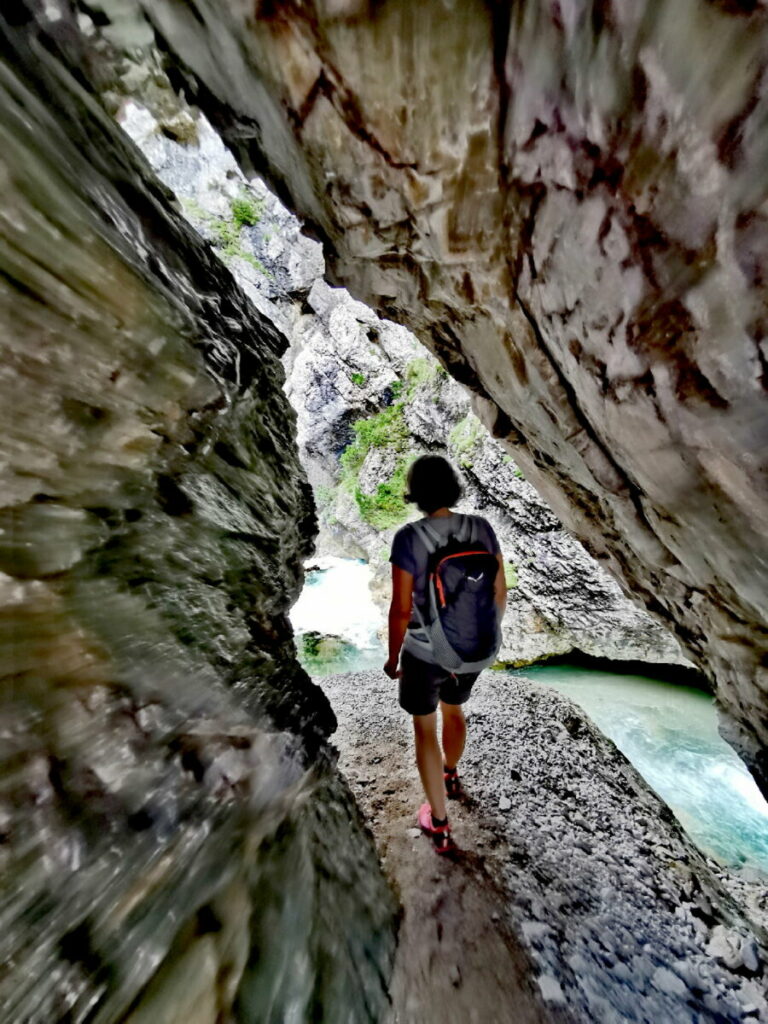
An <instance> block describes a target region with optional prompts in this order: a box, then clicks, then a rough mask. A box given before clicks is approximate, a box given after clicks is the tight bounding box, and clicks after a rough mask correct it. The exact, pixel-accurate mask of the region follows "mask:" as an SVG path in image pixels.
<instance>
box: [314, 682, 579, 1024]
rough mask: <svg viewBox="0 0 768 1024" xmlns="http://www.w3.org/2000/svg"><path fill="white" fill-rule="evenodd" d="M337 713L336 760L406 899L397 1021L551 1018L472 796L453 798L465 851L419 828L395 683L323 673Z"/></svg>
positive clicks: (520, 1022)
mask: <svg viewBox="0 0 768 1024" xmlns="http://www.w3.org/2000/svg"><path fill="white" fill-rule="evenodd" d="M321 682H322V685H323V688H324V689H325V691H326V693H327V694H328V696H329V698H330V700H331V703H332V704H333V707H334V710H335V711H336V714H337V716H338V719H339V728H338V732H337V733H336V735H335V736H334V742H335V743H336V745H337V746H338V748H339V751H340V759H339V767H340V769H341V771H342V772H343V774H344V775H345V776H346V777H347V779H348V780H349V782H350V785H351V786H352V789H353V790H354V792H355V794H356V796H357V798H358V800H359V802H360V805H361V807H362V809H363V812H364V814H365V816H366V818H367V820H368V823H369V825H370V827H371V830H372V831H373V834H374V837H375V839H376V844H377V846H378V849H379V853H380V856H381V859H382V862H383V864H384V868H385V871H386V873H387V875H388V877H389V878H390V881H391V882H392V884H393V886H394V887H395V889H396V891H397V893H398V895H399V898H400V901H401V903H402V905H403V910H404V913H403V919H402V924H401V928H400V937H399V945H398V953H397V959H396V964H395V972H394V977H393V981H392V1001H393V1014H392V1018H391V1024H432V1022H440V1024H497V1022H499V1024H502V1022H503V1024H544V1022H547V1024H550V1022H555V1021H557V1022H565V1021H567V1020H568V1019H569V1018H568V1017H567V1016H566V1015H564V1014H563V1013H562V1011H554V1010H552V1009H550V1008H548V1007H547V1006H545V1005H544V1002H543V1000H542V998H541V996H540V994H539V992H538V989H537V986H536V984H535V982H534V981H533V971H532V968H531V963H530V960H529V958H528V955H527V954H526V952H525V951H524V950H523V949H522V948H521V947H520V945H519V943H518V942H517V940H516V939H515V937H514V936H513V934H512V933H511V932H510V930H509V928H508V926H507V925H506V923H505V915H504V914H503V912H502V910H503V897H502V895H501V894H500V892H499V891H498V889H497V886H496V885H495V883H494V881H493V880H492V878H491V877H490V874H489V872H488V870H487V867H486V861H487V859H488V857H489V856H492V849H493V847H494V845H496V844H497V840H496V838H495V836H494V835H493V833H492V832H491V831H490V830H489V829H488V828H487V827H486V826H484V825H483V823H482V821H481V820H480V817H481V816H480V814H479V813H478V809H477V808H476V807H473V804H472V801H471V799H470V798H469V797H466V796H465V797H464V798H463V799H462V800H461V801H452V802H451V803H450V804H449V813H450V817H451V821H452V825H453V828H454V833H455V838H456V841H457V844H458V846H459V851H458V852H457V854H456V855H455V857H454V858H453V859H452V860H450V861H449V860H447V859H446V858H442V857H439V856H437V855H436V854H435V852H434V850H433V849H432V846H431V843H430V842H429V840H428V839H427V838H425V837H424V836H422V835H421V834H420V833H419V831H418V829H417V828H416V827H415V816H416V810H417V809H418V806H419V804H420V802H421V801H422V800H423V796H422V794H421V789H420V787H419V785H418V781H417V775H416V768H415V764H414V756H413V741H412V738H411V733H410V721H409V719H408V718H407V717H406V716H405V715H404V714H403V713H402V712H400V710H399V708H398V707H397V698H396V694H395V692H394V684H393V689H392V691H391V692H389V691H388V690H387V689H386V688H385V687H382V688H381V690H380V692H378V693H377V694H375V695H373V697H372V696H371V693H370V691H367V692H366V694H365V698H364V699H363V700H360V692H359V690H357V688H356V687H354V686H350V682H351V677H350V676H334V677H329V678H327V679H323V680H322V681H321Z"/></svg>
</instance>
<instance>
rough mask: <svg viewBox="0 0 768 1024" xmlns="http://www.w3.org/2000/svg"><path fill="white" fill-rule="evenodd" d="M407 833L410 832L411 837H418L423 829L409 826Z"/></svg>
mask: <svg viewBox="0 0 768 1024" xmlns="http://www.w3.org/2000/svg"><path fill="white" fill-rule="evenodd" d="M407 834H408V836H410V838H411V839H417V838H418V837H419V836H420V835H421V829H420V828H409V829H408V831H407Z"/></svg>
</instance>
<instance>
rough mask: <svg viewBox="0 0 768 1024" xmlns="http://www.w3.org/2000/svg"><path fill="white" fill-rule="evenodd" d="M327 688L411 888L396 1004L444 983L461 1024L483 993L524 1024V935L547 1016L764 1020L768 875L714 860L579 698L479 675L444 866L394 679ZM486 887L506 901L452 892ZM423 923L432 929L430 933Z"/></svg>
mask: <svg viewBox="0 0 768 1024" xmlns="http://www.w3.org/2000/svg"><path fill="white" fill-rule="evenodd" d="M323 686H324V688H325V691H326V693H327V694H328V697H329V699H330V701H331V704H332V706H333V708H334V711H335V713H336V715H337V717H338V720H339V729H338V732H337V734H336V737H335V741H336V743H337V744H338V746H339V750H340V766H341V768H342V770H343V772H344V773H345V774H346V776H347V778H348V779H349V782H350V784H351V786H352V789H353V791H354V792H355V793H356V795H357V797H358V799H359V800H360V802H361V805H362V807H363V809H364V811H365V814H366V817H367V819H368V821H369V822H370V824H371V827H372V829H373V831H374V834H375V836H376V838H377V843H378V845H379V850H380V852H381V854H382V857H383V860H384V864H385V868H386V870H387V872H388V873H389V875H390V876H391V877H392V878H393V880H394V881H395V882H396V883H397V884H399V885H401V886H404V887H406V895H407V897H408V898H407V901H406V917H405V921H404V924H403V926H402V931H401V953H400V956H401V957H403V956H405V957H407V958H408V964H407V966H406V965H405V964H404V963H403V962H402V960H401V962H400V963H399V964H398V965H397V967H396V970H395V977H394V984H395V994H396V999H401V1000H402V1002H403V1004H405V1005H408V1001H409V1000H411V1005H415V1006H419V1005H421V1004H420V1003H419V999H420V998H424V997H423V993H421V992H420V991H419V984H423V985H424V986H427V987H428V986H429V985H430V978H436V979H437V982H436V983H435V998H440V996H439V989H438V984H441V985H442V986H443V988H445V987H447V986H451V987H452V989H453V991H452V993H451V996H450V999H447V1000H445V1004H446V1005H445V1014H446V1019H447V1020H449V1021H451V1022H453V1021H456V1022H457V1024H458V1022H460V1021H466V1020H472V1019H473V1017H472V1013H473V1012H474V1008H475V1007H476V1005H477V1001H478V1000H479V1005H480V1006H481V1007H482V1008H483V1012H481V1013H480V1015H479V1016H478V1017H477V1020H478V1021H481V1022H482V1021H486V1020H495V1019H499V1020H502V1019H503V1020H507V1019H509V1020H512V1019H517V1017H516V1013H517V1007H518V1002H517V1001H515V997H514V995H513V994H511V993H510V991H509V989H508V988H507V987H505V985H504V983H503V980H502V979H503V978H504V976H505V972H506V976H507V977H508V978H509V977H515V976H517V973H518V971H519V960H520V954H519V952H517V951H516V947H515V942H516V943H518V944H520V945H521V946H522V947H523V948H524V949H525V950H526V951H527V956H528V958H529V959H530V962H531V963H532V964H533V974H534V976H535V980H536V985H535V989H536V991H537V993H538V996H539V1000H540V1001H543V1003H544V1005H545V1006H546V1007H547V1008H548V1010H549V1013H550V1014H551V1015H553V1016H551V1017H550V1019H554V1020H563V1021H571V1022H584V1024H589V1022H592V1021H600V1022H605V1024H609V1022H610V1024H613V1022H617V1024H618V1022H622V1024H643V1022H646V1021H649V1020H650V1021H654V1022H656V1024H704V1022H705V1021H706V1022H709V1021H715V1020H716V1021H721V1022H723V1024H725V1022H728V1024H736V1022H740V1021H748V1020H753V1021H768V999H767V998H766V992H768V931H766V929H767V928H768V897H767V896H766V891H767V890H766V885H765V878H762V879H753V880H752V881H747V880H745V879H743V878H741V877H739V876H738V875H734V874H731V873H729V872H728V871H726V870H725V869H723V868H722V867H720V866H719V865H717V864H716V863H715V862H714V861H711V860H709V859H707V858H705V857H704V856H703V855H702V854H701V853H700V852H699V851H698V850H697V849H696V848H695V847H694V846H693V845H692V844H691V842H690V840H689V839H688V838H687V837H686V836H685V834H684V833H683V832H682V830H681V828H680V827H679V825H678V824H677V822H676V820H675V819H674V818H673V816H672V814H671V812H670V810H669V808H668V807H667V806H666V805H665V804H664V803H662V801H660V800H659V798H658V797H657V796H656V794H655V793H654V792H653V791H652V790H651V789H650V787H649V786H648V785H647V784H646V783H645V782H644V781H643V779H642V778H641V777H640V776H639V775H638V773H637V772H636V771H635V769H634V768H633V767H632V766H631V765H630V764H629V762H628V761H627V760H626V759H625V758H624V756H623V755H622V754H621V753H620V752H619V751H618V750H617V749H616V747H615V746H614V745H613V743H611V741H610V740H607V739H606V738H605V737H604V736H603V735H602V734H601V733H600V732H598V730H597V729H596V728H595V727H594V725H593V724H592V723H591V722H590V721H589V719H588V718H587V717H586V716H585V715H584V713H583V712H582V711H581V710H580V709H579V708H578V707H577V706H576V705H575V704H573V703H572V702H571V701H570V700H568V699H567V698H566V697H563V696H560V695H559V694H557V693H556V692H554V691H553V690H551V689H550V688H548V687H546V688H545V687H540V686H538V685H536V684H534V683H532V682H530V681H528V680H526V679H525V678H524V677H517V678H512V677H510V676H508V675H505V674H503V673H494V672H486V673H484V674H483V675H482V676H481V677H480V679H479V680H478V682H477V684H476V686H475V689H474V691H473V694H472V699H471V702H470V704H469V705H468V706H467V708H468V723H469V738H468V743H467V750H466V753H465V756H464V759H463V762H462V775H463V785H464V790H465V799H464V800H463V802H462V803H461V804H457V803H455V802H453V803H451V804H450V805H449V809H450V811H451V816H452V819H453V825H454V831H455V835H456V839H457V842H458V845H459V848H460V852H459V854H458V856H457V860H456V862H455V863H453V864H451V865H450V867H448V866H446V865H444V864H442V863H438V860H439V858H436V856H435V854H434V852H433V851H432V849H431V846H430V844H429V843H428V841H427V840H425V839H424V838H423V837H421V838H420V837H419V833H418V830H417V829H414V828H413V824H414V820H415V812H416V808H417V807H418V803H419V802H420V799H422V798H421V797H420V792H419V789H418V784H417V781H416V780H417V776H416V769H415V765H414V764H413V750H412V739H411V735H410V734H411V728H410V723H409V721H408V719H407V716H406V715H405V714H404V712H402V711H401V710H400V709H399V708H398V706H397V701H396V697H395V693H394V689H393V683H392V682H391V681H390V680H387V679H386V678H385V677H384V676H383V674H381V673H374V672H364V673H355V674H349V675H340V676H330V677H328V678H326V679H324V680H323ZM474 887H477V888H479V889H481V890H482V891H483V892H484V893H485V894H486V896H487V895H488V894H489V893H495V900H496V903H495V905H494V903H493V901H491V903H490V905H489V903H488V902H487V901H482V900H480V901H475V902H473V901H472V899H469V898H464V902H463V906H462V905H459V906H457V900H456V892H457V891H458V892H459V893H462V894H466V893H467V892H468V891H472V889H473V888H474ZM461 899H462V897H459V900H460V901H461ZM409 910H410V915H411V916H410V917H409ZM420 914H427V915H429V920H430V922H432V923H433V927H432V928H431V929H430V930H424V929H422V930H419V929H420V923H419V915H420ZM467 914H470V915H475V914H477V915H480V920H479V921H478V920H476V919H475V917H474V916H472V917H471V919H470V920H467V919H466V915H467ZM434 925H436V926H437V935H435V931H434ZM506 929H509V932H510V933H511V935H512V937H513V938H514V940H515V941H513V942H510V940H509V937H507V938H506V939H505V931H506ZM456 931H457V932H458V933H459V935H461V936H464V935H466V936H467V941H466V943H464V942H463V941H456V937H455V935H454V934H453V932H456ZM414 934H415V935H416V936H418V938H419V943H420V944H421V945H419V943H414V942H413V938H412V937H413V936H414ZM476 935H479V936H480V938H479V940H478V941H479V950H480V951H482V954H483V955H481V956H476V954H475V936H476ZM409 939H410V944H409ZM403 943H405V946H403ZM488 957H492V958H495V959H494V961H493V962H492V963H489V961H488ZM427 964H428V968H427ZM420 971H421V972H422V973H420ZM475 972H476V973H477V977H479V978H483V979H484V981H483V985H484V986H485V988H486V991H485V992H484V993H483V992H479V993H478V990H477V978H476V977H475V976H474V974H475ZM419 978H421V979H422V981H421V982H419V980H418V979H419ZM414 979H416V982H417V984H416V987H415V988H414ZM494 999H496V1000H497V1002H496V1003H495V1004H494V1002H493V1000H494ZM529 999H530V997H529V996H527V995H525V996H524V997H522V998H521V1001H520V1003H519V1005H520V1006H521V1007H522V1008H523V1009H522V1010H521V1011H520V1012H521V1015H522V1014H523V1012H524V1013H525V1014H526V1015H527V1013H528V1012H529V1011H528V1009H527V1007H528V1005H529ZM499 1000H510V1001H509V1002H504V1001H501V1002H499ZM559 1014H562V1016H560V1015H559ZM403 1019H408V1017H407V1015H406V1016H405V1017H404V1018H403ZM413 1019H418V1016H416V1017H415V1018H413ZM522 1019H528V1017H527V1016H523V1017H522Z"/></svg>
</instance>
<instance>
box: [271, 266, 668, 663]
mask: <svg viewBox="0 0 768 1024" xmlns="http://www.w3.org/2000/svg"><path fill="white" fill-rule="evenodd" d="M304 309H305V312H304V314H303V315H302V316H301V317H299V318H298V319H297V320H296V322H295V323H294V324H293V325H292V328H291V331H290V337H291V339H292V343H291V348H290V350H289V353H288V354H287V356H286V359H287V361H288V365H289V373H288V379H287V382H286V388H287V394H288V396H289V398H290V399H291V402H292V403H293V404H294V406H295V408H296V411H297V419H298V439H299V449H300V452H301V454H302V462H303V464H304V466H305V468H306V469H307V471H308V474H309V477H310V480H311V482H312V483H313V485H314V490H315V495H316V499H317V504H318V518H319V524H320V531H319V535H318V542H317V549H316V553H317V554H324V553H331V554H339V555H347V556H349V555H357V554H362V555H363V556H364V557H365V558H366V559H367V560H368V562H369V563H370V564H371V566H372V567H373V570H374V575H375V586H374V590H375V593H376V594H377V595H378V596H379V597H380V599H381V602H382V603H383V604H386V603H388V601H389V565H388V557H389V548H390V545H391V541H392V537H393V535H394V532H395V530H396V529H397V528H398V527H399V526H401V525H402V524H403V523H404V522H406V521H407V520H409V519H413V518H416V517H417V515H418V513H417V512H416V510H415V508H414V506H412V505H406V504H405V503H404V502H403V500H402V494H403V491H404V482H403V471H404V468H405V466H406V465H407V464H408V462H409V461H410V460H411V459H412V458H413V456H415V455H417V454H420V453H423V452H432V453H439V454H443V455H445V456H446V457H448V458H449V459H451V460H452V461H453V462H454V464H455V465H456V466H457V467H458V468H459V470H460V472H461V475H462V479H463V483H464V490H465V495H464V498H463V500H462V501H461V503H460V504H459V506H458V507H459V509H460V510H466V511H476V512H480V513H481V514H482V515H484V516H485V517H486V518H488V519H489V520H490V522H491V523H492V524H493V527H494V529H495V531H496V535H497V536H498V538H499V542H500V544H501V549H502V552H503V553H504V556H505V562H506V566H507V582H508V585H509V596H508V601H507V609H506V613H505V616H504V639H503V643H502V647H501V651H500V652H499V660H501V661H503V662H506V663H507V664H511V665H526V664H530V663H532V662H535V661H538V660H542V659H545V658H550V657H553V656H555V655H565V654H569V653H570V652H574V651H575V652H582V653H585V654H588V655H591V656H593V657H598V658H609V659H613V660H617V661H634V660H637V661H645V662H655V663H666V664H671V663H681V662H683V661H684V659H683V657H682V654H681V652H680V649H679V647H678V645H677V644H676V643H675V641H674V639H673V637H672V636H670V634H669V633H668V632H667V631H666V630H665V629H664V628H663V627H662V626H661V625H660V624H659V623H658V622H657V621H656V620H655V619H653V618H652V617H651V616H650V615H648V614H647V613H646V612H645V611H644V610H643V609H642V608H640V607H638V606H636V605H635V604H633V603H632V602H630V601H629V600H627V598H626V597H625V596H624V595H623V594H622V592H621V590H620V589H619V587H618V585H617V584H616V582H615V580H613V578H612V577H611V576H610V575H609V574H608V573H607V572H605V570H604V569H603V568H602V567H601V566H600V564H599V563H597V562H595V561H594V559H592V558H590V556H589V555H588V554H587V553H586V552H585V551H584V549H583V547H582V546H581V545H580V544H579V543H577V542H576V541H575V540H574V539H573V538H572V537H570V536H569V535H568V534H567V533H566V532H565V531H564V530H563V528H562V526H561V524H560V523H559V522H558V521H557V519H556V517H555V516H554V515H553V514H552V511H551V509H549V508H548V507H547V505H546V504H545V503H544V502H543V501H542V499H541V498H540V497H539V496H538V494H537V493H536V491H535V490H534V489H533V487H531V485H530V484H529V483H528V482H527V481H526V480H525V479H524V478H523V474H522V473H521V472H520V470H519V469H518V468H517V467H516V466H515V464H514V463H513V462H512V461H511V459H510V457H509V455H508V454H506V453H505V452H504V450H503V449H502V447H501V445H500V443H499V442H498V441H495V440H493V439H492V438H490V437H489V436H488V433H487V431H486V430H485V429H484V427H483V426H482V424H481V423H480V422H479V421H478V420H477V418H476V417H475V416H474V414H473V413H472V411H471V407H470V398H469V395H468V394H467V391H466V390H465V388H464V387H462V385H460V384H459V383H457V381H455V380H454V379H453V378H451V377H449V376H448V375H447V374H446V372H445V371H444V370H443V369H442V367H441V366H440V365H439V363H437V362H436V361H435V360H434V359H432V358H431V357H430V356H429V354H428V353H425V352H424V349H423V347H422V346H420V345H419V344H418V343H417V342H416V340H415V339H414V338H413V336H412V335H409V333H408V332H407V331H405V330H403V328H402V327H399V326H397V325H395V324H392V323H388V322H387V321H383V320H380V319H379V318H378V317H377V316H376V315H375V314H374V313H372V312H371V310H369V309H367V308H366V307H365V306H363V305H362V303H359V302H356V301H354V300H352V299H350V297H349V295H348V293H347V292H345V291H344V289H339V288H337V289H332V288H329V287H328V286H327V285H325V284H324V282H322V281H318V282H316V283H315V284H314V285H313V287H312V290H311V291H310V292H309V295H308V297H307V299H306V301H305V303H304Z"/></svg>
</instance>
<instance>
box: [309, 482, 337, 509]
mask: <svg viewBox="0 0 768 1024" xmlns="http://www.w3.org/2000/svg"><path fill="white" fill-rule="evenodd" d="M313 491H314V495H315V505H317V508H318V510H320V511H321V510H322V509H325V508H328V507H329V506H330V505H332V504H333V500H334V498H335V496H336V492H335V491H334V489H333V487H326V486H324V485H323V484H320V485H318V486H317V487H315V488H313Z"/></svg>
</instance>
